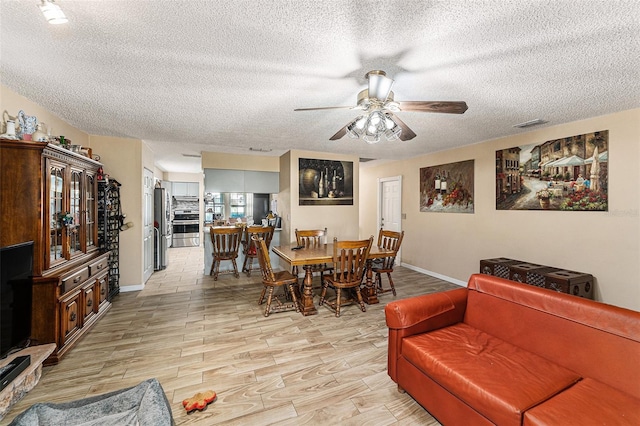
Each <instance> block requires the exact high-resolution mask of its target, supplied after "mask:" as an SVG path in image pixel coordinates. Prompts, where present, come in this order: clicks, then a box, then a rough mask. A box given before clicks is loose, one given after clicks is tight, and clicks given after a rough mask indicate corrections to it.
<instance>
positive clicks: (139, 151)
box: [89, 135, 153, 291]
mask: <svg viewBox="0 0 640 426" xmlns="http://www.w3.org/2000/svg"><path fill="white" fill-rule="evenodd" d="M89 143H90V144H91V148H92V149H93V152H94V154H98V155H100V161H101V162H102V163H103V164H104V171H105V173H107V174H109V176H110V177H112V178H115V179H116V180H117V181H118V182H120V183H121V184H122V187H121V188H120V198H121V206H122V213H123V214H126V215H127V217H126V219H125V221H126V222H133V225H134V226H133V228H130V229H127V230H126V231H123V232H121V233H120V288H121V289H123V287H134V288H140V286H142V285H143V284H144V282H143V262H144V261H143V259H144V245H143V240H144V227H143V225H144V223H143V216H142V214H143V211H142V210H143V208H142V204H143V196H142V193H143V168H144V164H146V163H145V162H143V156H146V157H147V160H145V161H146V162H149V158H148V156H149V155H151V154H150V153H149V152H146V153H145V154H143V152H144V151H145V149H143V143H142V141H140V140H138V139H125V138H115V137H109V136H93V135H92V136H90V141H89ZM151 170H153V165H152V166H151ZM123 290H124V291H126V288H124V289H123Z"/></svg>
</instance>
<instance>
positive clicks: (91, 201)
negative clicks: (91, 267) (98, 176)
mask: <svg viewBox="0 0 640 426" xmlns="http://www.w3.org/2000/svg"><path fill="white" fill-rule="evenodd" d="M85 190H86V203H87V205H86V215H85V232H86V237H85V239H86V244H87V249H88V248H89V247H93V246H95V245H96V235H97V233H96V231H97V229H96V218H95V214H96V185H95V178H94V176H93V175H89V174H87V176H86V185H85Z"/></svg>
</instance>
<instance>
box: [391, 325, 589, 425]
mask: <svg viewBox="0 0 640 426" xmlns="http://www.w3.org/2000/svg"><path fill="white" fill-rule="evenodd" d="M488 314H489V313H488ZM514 321H517V318H514ZM401 350H402V356H403V357H405V358H406V359H407V360H408V361H409V362H410V363H412V364H413V365H415V366H416V367H417V368H418V369H420V370H421V371H423V372H424V373H425V374H426V375H427V376H429V377H430V378H431V379H433V380H434V381H436V382H437V383H439V384H440V385H441V386H443V387H444V388H446V389H448V390H449V391H450V392H451V393H452V394H454V395H456V396H457V397H458V398H460V399H461V400H463V401H465V402H466V403H467V404H469V405H470V406H472V407H474V408H475V409H476V410H477V411H478V412H479V413H481V414H482V415H484V416H485V417H487V418H488V419H490V420H491V421H492V422H494V423H496V424H500V425H509V424H512V425H521V422H522V413H524V412H525V411H526V410H527V409H529V408H531V407H534V406H536V405H537V404H539V403H540V402H542V401H545V400H546V399H548V398H550V397H552V396H553V395H555V394H557V393H558V392H560V391H562V390H563V389H566V388H567V387H569V386H571V385H572V384H574V383H575V382H576V381H578V380H579V379H580V376H578V375H577V374H575V373H574V372H572V371H570V370H568V369H566V368H564V367H560V366H558V365H556V364H554V363H553V362H550V361H548V360H546V359H544V358H542V357H540V356H538V355H535V354H533V353H530V352H527V351H525V350H523V349H520V348H518V347H516V346H513V345H511V344H509V343H507V342H504V341H502V340H500V339H498V338H496V337H493V336H491V335H489V334H487V333H485V332H482V331H480V330H478V329H475V328H473V327H471V326H469V325H467V324H464V323H459V324H456V325H453V326H450V327H446V328H442V329H439V330H435V331H432V332H429V333H424V334H419V335H415V336H411V337H407V338H405V339H403V341H402V349H401Z"/></svg>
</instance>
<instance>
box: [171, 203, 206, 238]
mask: <svg viewBox="0 0 640 426" xmlns="http://www.w3.org/2000/svg"><path fill="white" fill-rule="evenodd" d="M171 229H172V231H173V233H172V234H173V243H172V246H173V247H197V246H199V245H200V215H199V213H198V212H197V211H195V212H194V211H192V210H176V211H175V212H174V214H173V222H171Z"/></svg>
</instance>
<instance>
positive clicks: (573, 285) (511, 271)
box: [480, 257, 593, 299]
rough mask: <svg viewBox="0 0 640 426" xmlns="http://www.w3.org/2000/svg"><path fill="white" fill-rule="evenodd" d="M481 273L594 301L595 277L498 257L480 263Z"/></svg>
mask: <svg viewBox="0 0 640 426" xmlns="http://www.w3.org/2000/svg"><path fill="white" fill-rule="evenodd" d="M480 273H482V274H486V275H493V276H495V277H500V278H506V279H508V280H511V281H517V282H521V283H524V284H531V285H535V286H536V287H541V288H546V289H549V290H555V291H557V292H560V293H567V294H572V295H574V296H580V297H585V298H587V299H593V275H591V274H587V273H584V272H575V271H568V270H566V269H561V268H556V267H553V266H546V265H538V264H536V263H528V262H523V261H520V260H514V259H509V258H507V257H498V258H493V259H484V260H481V261H480Z"/></svg>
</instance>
